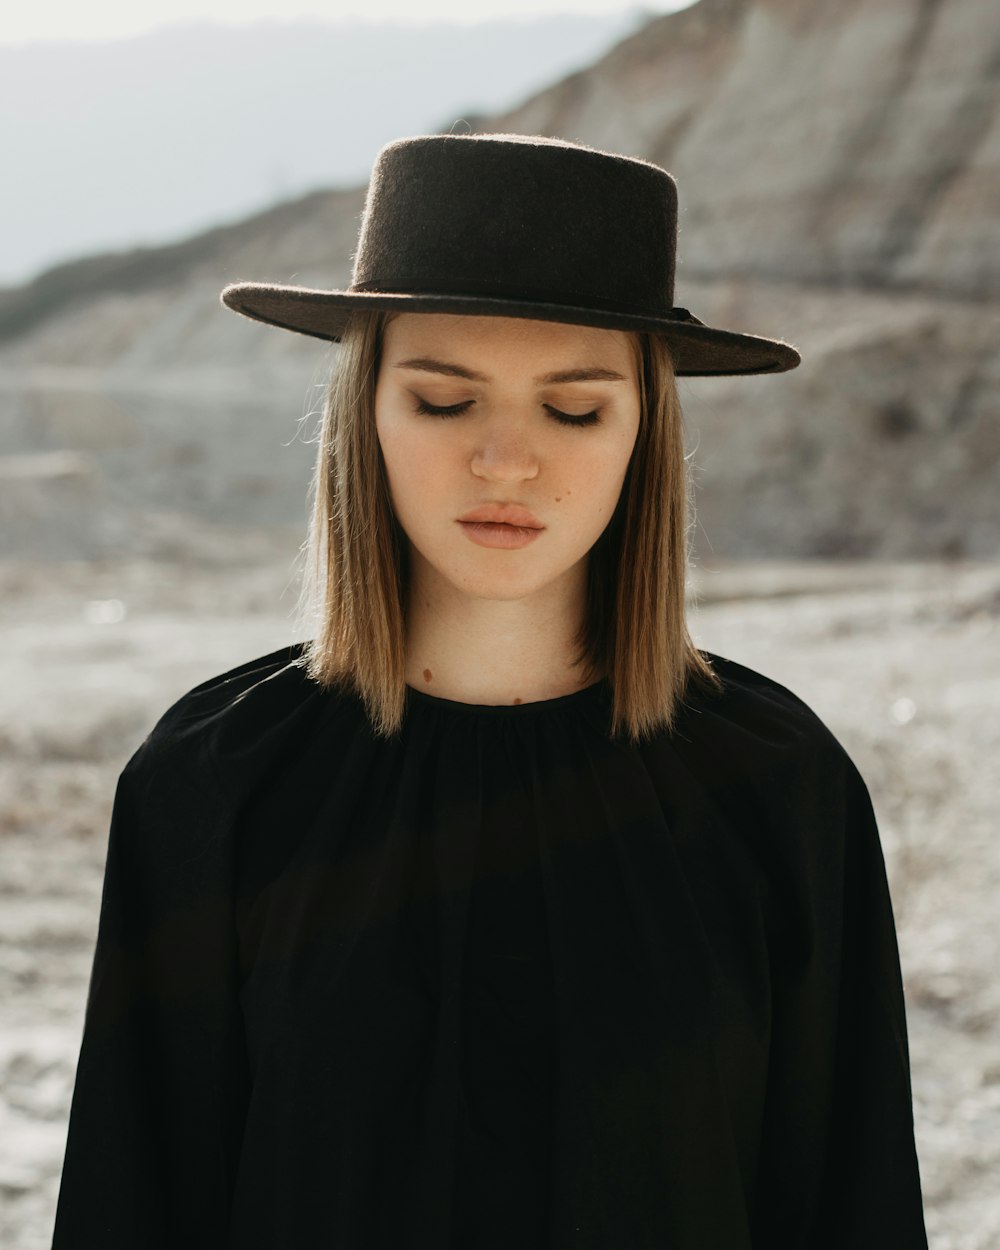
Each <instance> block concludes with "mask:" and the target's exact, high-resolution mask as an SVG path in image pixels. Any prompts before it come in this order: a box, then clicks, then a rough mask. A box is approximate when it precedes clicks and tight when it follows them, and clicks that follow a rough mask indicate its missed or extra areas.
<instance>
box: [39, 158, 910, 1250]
mask: <svg viewBox="0 0 1000 1250" xmlns="http://www.w3.org/2000/svg"><path fill="white" fill-rule="evenodd" d="M675 243H676V192H675V186H674V183H673V180H672V179H671V178H670V176H669V175H668V174H666V173H665V172H664V171H662V170H660V169H658V168H657V167H655V166H653V165H650V164H648V163H646V162H642V161H635V160H630V159H626V158H624V157H619V156H615V155H611V154H607V153H601V152H596V151H594V150H592V149H588V148H584V147H580V146H578V145H572V144H563V143H557V142H553V141H547V140H539V139H526V138H524V137H520V136H496V135H487V136H461V137H456V136H431V137H422V138H416V139H409V140H403V141H400V142H398V143H396V144H391V145H389V147H387V148H386V149H384V150H383V151H382V153H381V154H380V156H379V158H378V160H377V162H376V165H375V169H374V172H373V177H372V182H371V187H370V190H369V198H368V204H367V207H366V213H365V218H364V222H363V226H362V233H361V240H360V244H359V251H358V256H357V260H356V264H355V270H354V280H353V282H352V285H351V287H350V288H349V289H348V290H347V291H323V290H309V289H303V288H296V287H275V286H266V285H261V284H256V283H242V284H237V285H235V286H232V287H229V288H227V289H226V291H225V292H224V293H223V299H224V300H225V302H226V303H227V304H228V305H229V306H230V307H232V308H234V309H236V310H237V311H239V312H241V313H244V314H246V315H248V316H251V317H254V318H257V319H258V320H261V321H265V322H269V323H271V324H274V325H278V326H283V327H285V328H287V329H292V330H296V331H299V332H302V333H306V334H312V335H315V336H316V337H319V338H327V339H336V340H340V341H341V344H342V346H341V348H340V360H339V364H338V370H337V374H336V377H335V379H334V382H333V385H332V388H331V394H330V402H329V406H328V411H327V415H326V420H325V423H324V427H323V433H322V439H321V444H320V448H319V456H318V462H317V476H316V483H315V512H314V519H313V529H312V538H311V546H312V556H313V562H312V578H311V582H310V584H309V586H307V592H306V593H307V602H308V601H315V602H316V603H317V605H318V609H319V611H318V620H317V622H316V629H315V634H314V636H313V637H312V638H311V639H310V641H309V642H308V643H302V644H298V645H296V646H293V647H291V648H288V649H286V650H282V651H280V652H277V653H275V654H273V655H269V656H265V657H262V658H260V659H257V660H253V661H251V662H249V663H247V664H244V665H242V666H241V667H239V668H237V669H234V670H233V671H231V672H229V673H226V674H223V675H221V676H219V677H217V678H213V679H211V680H209V681H207V682H204V683H203V684H202V685H200V686H198V687H197V688H195V689H194V690H192V691H190V692H189V693H188V694H186V695H185V696H183V698H181V699H180V700H179V701H178V702H177V703H176V704H175V705H174V706H173V707H172V708H171V709H170V710H169V711H168V712H167V713H166V714H165V715H164V716H163V717H162V718H161V720H160V721H159V723H158V724H157V726H156V727H155V728H154V730H153V731H152V733H151V734H150V736H149V737H148V738H147V739H146V741H145V742H144V743H143V744H142V745H141V746H140V748H139V750H138V751H137V752H136V754H135V755H134V756H133V758H132V759H131V760H130V761H129V763H128V765H127V766H126V768H125V770H124V772H123V774H122V777H121V779H120V782H119V788H118V792H117V796H116V804H115V812H114V817H113V821H112V829H111V837H110V843H109V852H108V864H107V873H106V883H105V893H104V900H103V905H102V915H101V926H100V933H99V937H98V945H97V952H96V956H95V964H94V972H93V979H92V984H91V992H90V998H89V1001H88V1010H87V1021H86V1027H85V1034H84V1040H83V1047H82V1051H81V1057H80V1064H79V1069H78V1075H77V1084H76V1090H75V1094H74V1102H73V1109H72V1116H71V1123H70V1132H69V1141H68V1146H67V1153H66V1164H65V1169H64V1173H63V1180H62V1188H61V1192H60V1203H59V1211H58V1215H57V1223H56V1235H55V1247H56V1250H68V1248H70V1247H84V1246H98V1245H99V1246H101V1247H102V1248H104V1250H106V1248H109V1247H119V1246H121V1247H124V1246H129V1247H136V1246H142V1247H159V1246H164V1247H165V1246H171V1247H173V1246H184V1247H186V1248H188V1247H202V1246H204V1247H209V1246H211V1247H221V1246H233V1247H241V1248H256V1247H260V1248H261V1250H263V1248H264V1247H267V1250H278V1248H279V1247H281V1248H284V1247H289V1248H290V1247H296V1248H297V1250H298V1248H300V1247H304V1246H312V1245H328V1246H331V1247H337V1248H338V1250H368V1248H373V1250H374V1248H378V1250H381V1248H382V1247H393V1248H397V1247H428V1248H431V1247H433V1248H434V1250H445V1248H448V1247H454V1248H455V1250H473V1248H478V1250H483V1248H486V1247H498V1248H499V1247H503V1248H504V1250H515V1248H517V1250H525V1248H527V1247H553V1248H556V1250H563V1248H567V1250H568V1248H569V1247H574V1248H580V1250H584V1248H586V1250H597V1248H598V1247H600V1248H601V1250H612V1248H614V1250H618V1248H628V1250H643V1248H646V1247H649V1248H652V1247H657V1248H660V1247H671V1248H672V1250H694V1248H695V1247H697V1248H699V1250H702V1248H706V1250H707V1248H711V1250H743V1248H745V1247H766V1248H767V1250H775V1248H789V1250H790V1248H792V1247H795V1248H798V1250H816V1248H818V1247H830V1248H832V1247H843V1248H844V1250H848V1248H850V1250H861V1248H864V1247H878V1248H879V1250H885V1248H886V1247H893V1250H911V1248H913V1250H916V1248H917V1247H924V1246H926V1239H925V1236H924V1228H923V1218H922V1213H921V1198H920V1186H919V1178H918V1170H917V1161H916V1155H915V1151H914V1143H913V1120H912V1110H911V1100H910V1086H909V1068H908V1057H907V1046H906V1027H905V1015H904V1004H903V994H902V986H901V981H900V971H899V962H898V955H897V948H896V940H895V933H894V927H893V919H892V910H891V905H890V900H889V895H888V890H887V886H886V878H885V871H884V866H883V861H882V856H881V851H880V847H879V840H878V834H877V831H876V827H875V822H874V817H873V814H872V809H871V804H870V802H869V798H868V794H867V791H866V789H865V786H864V783H863V781H862V780H861V778H860V777H859V775H858V773H857V771H856V769H855V768H854V767H853V765H852V764H851V762H850V760H849V759H848V757H847V756H846V754H845V753H844V751H843V749H842V748H841V747H840V746H839V744H838V743H837V742H836V741H835V739H834V738H833V737H832V736H831V734H830V733H829V731H828V730H827V729H826V728H825V727H824V726H823V725H822V724H821V722H820V721H819V720H818V719H817V718H816V716H815V715H814V714H813V713H812V712H811V711H810V710H809V709H808V708H807V707H806V706H805V705H804V704H803V703H802V702H801V701H800V700H799V699H797V698H796V697H795V696H794V695H793V694H791V693H790V692H789V691H787V690H785V689H784V688H783V687H781V686H780V685H778V684H777V683H776V682H774V681H772V680H770V679H769V678H767V677H765V676H763V675H761V674H759V673H755V672H753V671H751V670H749V669H747V668H744V667H742V666H741V665H739V664H737V663H735V662H733V661H731V660H728V659H724V658H722V657H720V656H713V655H710V654H707V653H703V652H700V651H699V650H698V649H697V648H695V647H694V645H693V644H692V642H691V640H690V637H689V635H688V632H687V628H686V624H685V619H684V566H685V542H686V533H687V514H686V503H685V477H684V458H683V447H682V439H681V426H680V411H679V406H678V401H677V392H676V386H675V382H674V378H675V375H677V374H684V375H699V374H702V375H703V374H709V373H753V372H779V371H782V370H785V369H790V368H793V367H794V366H795V365H796V364H797V363H798V359H799V358H798V354H797V353H796V352H795V350H794V349H793V348H792V347H790V346H789V345H788V344H786V343H782V342H777V341H773V340H769V339H764V338H760V337H758V336H754V335H749V334H742V333H736V332H732V331H726V330H720V329H716V328H712V327H708V326H705V325H704V324H703V323H702V322H701V321H699V320H698V319H697V318H695V317H693V316H692V315H691V314H690V313H688V312H687V311H686V310H685V309H680V308H676V307H674V305H673V277H674V253H675Z"/></svg>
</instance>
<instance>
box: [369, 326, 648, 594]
mask: <svg viewBox="0 0 1000 1250" xmlns="http://www.w3.org/2000/svg"><path fill="white" fill-rule="evenodd" d="M638 368H639V364H638V352H637V350H636V348H635V346H634V340H633V338H632V336H630V335H628V334H626V333H624V332H623V331H618V330H600V329H593V328H590V327H586V326H571V325H564V324H561V323H556V322H546V321H524V320H520V319H517V318H510V317H467V316H465V317H463V316H450V315H437V314H426V313H404V314H402V315H400V316H397V317H394V318H393V319H392V320H391V321H390V322H389V324H388V325H387V326H386V329H385V337H384V341H383V348H382V358H381V364H380V367H379V373H378V379H377V384H376V390H375V421H376V427H377V430H378V438H379V442H380V444H381V447H382V455H383V458H384V460H385V467H386V472H387V474H388V480H389V489H390V494H391V498H392V505H393V510H394V512H395V514H396V518H397V520H398V521H399V523H400V525H401V526H402V528H403V530H404V531H405V533H406V535H407V537H408V538H409V540H410V543H411V559H412V560H413V561H414V562H415V563H414V565H413V567H414V571H415V572H418V569H417V564H418V563H420V562H422V563H423V566H424V567H421V568H420V569H419V573H420V574H421V575H424V576H427V575H431V576H433V575H437V576H439V577H441V578H444V579H445V580H446V581H447V582H449V583H450V584H451V585H452V586H454V587H455V588H457V589H459V590H461V591H464V592H465V593H467V594H471V595H474V596H478V597H482V598H488V599H498V598H499V599H516V598H521V597H523V596H525V595H528V594H531V593H533V592H535V591H538V590H541V589H542V588H544V587H546V586H550V585H551V584H552V583H553V582H556V581H557V580H559V579H561V578H567V577H568V576H571V575H572V574H573V573H574V571H575V573H576V575H579V573H580V572H581V568H580V567H579V566H580V563H581V561H584V560H585V559H586V556H587V553H588V552H589V551H590V549H591V547H592V546H593V545H594V543H595V542H596V541H597V539H598V538H599V537H600V535H601V533H602V532H603V531H604V529H605V527H606V526H607V524H608V522H609V521H610V520H611V516H612V514H613V512H614V510H615V505H616V504H617V502H618V498H619V495H620V493H621V488H622V483H623V481H624V478H625V473H626V470H627V468H628V464H629V458H630V456H631V454H632V448H633V446H634V444H635V439H636V434H637V432H638V429H639V413H640V392H639V379H638ZM493 504H499V505H509V506H510V507H514V508H518V509H523V510H527V512H528V513H530V514H531V518H524V517H515V518H513V519H514V520H522V521H523V520H525V519H530V520H531V524H532V525H535V526H538V527H540V528H538V529H537V530H534V531H529V532H527V533H525V531H524V529H523V528H515V527H514V526H511V525H507V526H504V527H502V528H501V527H499V526H492V527H491V526H485V527H484V526H480V527H479V528H476V527H475V526H474V525H473V524H471V523H463V520H462V518H464V517H465V516H466V515H467V514H468V513H470V512H473V511H475V510H477V509H479V508H481V507H483V506H484V505H493ZM526 539H527V540H528V541H525V540H526ZM583 567H584V568H585V566H583ZM423 584H425V585H426V581H425V582H423Z"/></svg>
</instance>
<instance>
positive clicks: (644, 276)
mask: <svg viewBox="0 0 1000 1250" xmlns="http://www.w3.org/2000/svg"><path fill="white" fill-rule="evenodd" d="M676 236H677V188H676V183H675V182H674V180H673V178H672V177H671V176H670V174H668V173H667V172H666V171H665V170H663V169H660V168H659V167H658V166H656V165H652V164H650V163H649V162H647V161H642V160H637V159H633V158H630V157H624V156H618V155H615V154H612V153H607V152H601V151H599V150H597V149H595V148H588V147H584V146H582V145H577V144H570V143H564V142H561V141H559V140H548V139H541V138H533V137H525V136H513V135H510V136H508V135H500V136H497V135H427V136H419V137H416V138H411V139H402V140H397V141H396V142H394V143H390V144H388V145H387V146H386V147H384V148H383V149H382V151H381V152H380V153H379V155H378V157H377V159H376V161H375V165H374V168H373V170H372V177H371V181H370V183H369V188H368V197H367V201H366V205H365V213H364V218H363V222H362V228H361V235H360V238H359V243H358V251H357V256H356V260H355V265H354V275H353V280H352V284H351V288H350V289H351V290H352V291H358V292H380V291H385V292H401V293H407V292H412V293H426V294H433V293H435V292H441V293H449V294H460V295H468V296H473V297H483V298H501V299H515V300H531V301H539V302H542V303H554V304H564V305H570V306H572V305H579V306H581V307H588V308H595V309H606V310H608V311H609V312H623V311H630V312H633V313H640V314H646V315H649V316H663V315H665V314H667V313H669V311H670V309H671V307H672V305H673V291H674V264H675V254H676Z"/></svg>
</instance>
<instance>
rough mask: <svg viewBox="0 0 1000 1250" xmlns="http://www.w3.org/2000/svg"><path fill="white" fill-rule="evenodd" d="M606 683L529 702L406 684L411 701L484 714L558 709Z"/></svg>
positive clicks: (586, 697)
mask: <svg viewBox="0 0 1000 1250" xmlns="http://www.w3.org/2000/svg"><path fill="white" fill-rule="evenodd" d="M606 687H607V679H606V678H604V677H602V678H600V679H599V680H597V681H595V682H593V683H591V685H589V686H584V687H583V688H582V689H580V690H574V691H573V692H572V694H562V695H556V696H555V697H554V698H552V699H533V700H531V701H529V702H527V703H463V702H462V701H461V700H459V699H445V698H442V697H441V696H440V695H436V694H428V692H427V691H426V690H418V689H417V688H416V687H415V686H411V685H409V684H407V686H406V701H407V704H408V705H417V706H420V705H423V706H424V707H428V708H431V707H436V708H440V709H441V710H442V711H455V712H466V713H473V714H478V715H484V716H511V715H513V716H520V715H523V714H525V713H528V712H535V713H537V712H549V711H559V710H562V709H564V708H566V707H569V706H571V705H573V704H575V703H584V702H589V701H590V699H592V698H593V697H594V696H595V695H596V694H598V693H600V692H602V691H603V690H604V689H605V688H606Z"/></svg>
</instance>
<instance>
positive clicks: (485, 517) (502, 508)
mask: <svg viewBox="0 0 1000 1250" xmlns="http://www.w3.org/2000/svg"><path fill="white" fill-rule="evenodd" d="M459 520H460V521H480V522H484V521H485V522H488V523H491V524H494V525H516V526H517V527H518V528H519V529H531V530H543V529H544V528H545V526H544V525H543V524H542V523H541V521H539V519H538V517H536V516H535V514H534V513H533V512H529V511H528V509H527V508H519V507H518V506H517V505H516V504H507V503H489V504H483V505H482V506H481V507H479V508H473V509H472V511H471V512H467V513H466V514H465V516H463V517H459Z"/></svg>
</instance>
